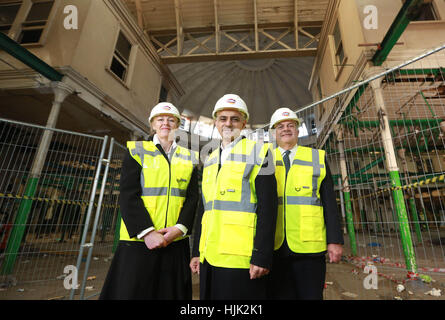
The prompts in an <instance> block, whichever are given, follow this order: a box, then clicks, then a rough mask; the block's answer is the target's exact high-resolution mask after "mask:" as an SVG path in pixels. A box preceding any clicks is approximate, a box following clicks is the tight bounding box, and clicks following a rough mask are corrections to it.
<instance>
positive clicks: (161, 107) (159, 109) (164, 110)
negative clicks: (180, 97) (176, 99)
mask: <svg viewBox="0 0 445 320" xmlns="http://www.w3.org/2000/svg"><path fill="white" fill-rule="evenodd" d="M161 114H169V115H172V116H174V117H176V118H178V120H179V122H181V115H180V114H179V111H178V109H176V107H175V106H174V105H172V104H171V103H169V102H160V103H158V104H157V105H155V106H154V107H153V109H152V110H151V112H150V117H149V118H148V122H151V120H152V119H153V118H154V117H156V116H159V115H161Z"/></svg>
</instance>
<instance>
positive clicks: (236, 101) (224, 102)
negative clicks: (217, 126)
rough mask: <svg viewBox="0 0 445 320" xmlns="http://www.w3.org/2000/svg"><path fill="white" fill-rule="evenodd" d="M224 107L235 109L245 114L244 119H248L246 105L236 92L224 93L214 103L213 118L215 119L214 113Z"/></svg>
mask: <svg viewBox="0 0 445 320" xmlns="http://www.w3.org/2000/svg"><path fill="white" fill-rule="evenodd" d="M224 109H235V110H238V111H240V112H242V113H244V114H245V116H246V120H249V111H247V105H246V103H245V102H244V100H243V99H241V98H240V97H239V96H238V95H236V94H232V93H229V94H225V95H224V96H222V97H221V98H219V100H218V101H217V102H216V104H215V108H214V109H213V113H212V116H213V119H216V113H217V112H218V111H221V110H224Z"/></svg>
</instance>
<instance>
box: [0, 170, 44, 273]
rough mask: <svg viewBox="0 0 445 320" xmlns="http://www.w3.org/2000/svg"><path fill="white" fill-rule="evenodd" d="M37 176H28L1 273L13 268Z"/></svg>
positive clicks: (8, 271) (10, 271)
mask: <svg viewBox="0 0 445 320" xmlns="http://www.w3.org/2000/svg"><path fill="white" fill-rule="evenodd" d="M38 182H39V178H35V177H34V178H33V177H31V178H29V179H28V181H27V183H26V187H25V193H24V195H23V199H22V200H21V202H20V206H19V209H18V213H17V217H16V219H15V221H14V227H13V228H12V231H11V234H10V235H9V239H8V244H7V246H6V251H5V252H6V255H5V261H4V262H3V265H2V269H1V274H2V275H6V274H11V273H12V270H13V269H14V264H15V260H16V259H17V254H18V252H19V249H20V244H21V243H22V238H23V235H24V233H25V229H26V221H27V220H28V215H29V212H30V210H31V205H32V198H33V197H34V195H35V193H36V190H37V184H38Z"/></svg>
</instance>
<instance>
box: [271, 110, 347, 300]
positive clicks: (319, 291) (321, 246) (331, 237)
mask: <svg viewBox="0 0 445 320" xmlns="http://www.w3.org/2000/svg"><path fill="white" fill-rule="evenodd" d="M300 123H301V122H300V119H299V118H298V117H297V115H296V114H295V112H293V111H292V110H290V109H289V108H279V109H278V110H276V111H275V112H274V114H273V115H272V118H271V121H270V125H269V127H270V129H272V134H273V135H274V136H275V139H276V142H277V145H278V147H277V148H276V149H275V150H274V152H273V153H274V158H275V176H276V179H277V185H278V189H277V190H278V217H277V223H276V230H275V245H274V250H275V252H274V259H273V272H272V273H271V276H270V279H269V280H270V281H269V297H270V298H271V299H310V300H322V299H323V288H324V283H325V275H326V261H325V254H326V252H327V254H328V257H329V261H330V262H338V261H339V260H340V259H341V255H342V244H343V234H342V231H341V225H340V216H339V213H338V210H337V202H336V198H335V193H334V187H333V181H332V177H331V173H330V171H329V168H328V165H327V161H326V158H325V151H323V150H318V149H312V148H308V147H304V146H299V145H298V144H297V143H298V133H299V130H298V128H299V126H300Z"/></svg>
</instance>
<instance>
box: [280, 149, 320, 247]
mask: <svg viewBox="0 0 445 320" xmlns="http://www.w3.org/2000/svg"><path fill="white" fill-rule="evenodd" d="M324 155H325V152H324V151H323V150H318V149H312V148H307V147H303V146H298V147H297V152H296V154H295V158H294V160H293V162H292V166H291V168H290V170H289V173H288V176H287V178H286V176H285V175H286V171H285V168H284V164H283V160H282V156H281V152H280V150H279V149H278V148H276V149H275V150H274V157H275V166H276V168H275V177H276V179H277V185H278V218H277V225H276V231H275V246H274V247H275V250H277V249H278V248H280V247H281V245H282V244H283V241H284V237H286V240H287V243H288V245H289V248H290V249H291V250H292V251H293V252H297V253H316V252H322V251H325V250H326V228H325V225H324V216H323V207H322V204H321V200H320V193H319V188H320V185H321V182H322V181H323V179H324V177H325V176H326V166H325V163H324Z"/></svg>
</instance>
